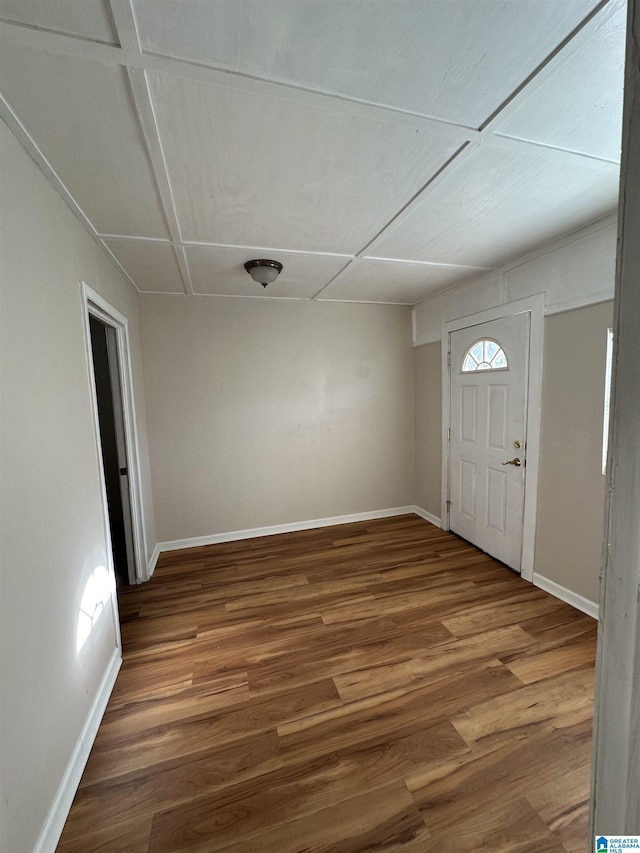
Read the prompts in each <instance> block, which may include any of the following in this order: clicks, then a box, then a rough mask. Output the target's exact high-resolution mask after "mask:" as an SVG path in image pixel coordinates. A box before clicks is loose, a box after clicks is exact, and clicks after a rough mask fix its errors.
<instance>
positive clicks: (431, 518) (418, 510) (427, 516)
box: [413, 506, 442, 527]
mask: <svg viewBox="0 0 640 853" xmlns="http://www.w3.org/2000/svg"><path fill="white" fill-rule="evenodd" d="M413 511H414V512H415V514H416V515H419V516H420V518H424V520H425V521H430V522H431V524H435V526H436V527H442V521H441V520H440V519H439V518H438V516H437V515H433V514H432V513H430V512H427V510H426V509H422V507H419V506H414V507H413Z"/></svg>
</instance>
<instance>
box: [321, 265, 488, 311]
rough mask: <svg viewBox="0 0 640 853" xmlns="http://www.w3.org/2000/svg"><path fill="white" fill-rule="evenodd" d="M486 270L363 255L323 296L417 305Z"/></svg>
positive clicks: (357, 300)
mask: <svg viewBox="0 0 640 853" xmlns="http://www.w3.org/2000/svg"><path fill="white" fill-rule="evenodd" d="M482 272H483V269H482V268H474V267H438V266H432V265H430V264H410V263H406V262H401V261H381V260H372V259H371V258H363V259H358V260H355V261H353V262H352V263H351V264H350V265H349V266H348V267H347V269H345V271H344V272H343V273H341V274H340V275H339V276H338V277H337V278H336V279H335V281H333V282H331V284H329V286H328V287H326V288H325V289H324V290H323V291H322V293H321V295H320V297H319V298H320V299H321V300H323V299H332V300H333V299H335V300H340V301H342V300H346V301H349V302H403V303H406V304H407V305H414V304H415V303H416V302H421V301H422V300H423V299H426V298H427V296H430V295H431V294H432V293H434V292H436V291H438V290H442V289H443V287H451V286H452V285H454V284H456V283H457V282H459V281H464V280H465V279H467V278H472V277H473V276H476V275H479V274H480V273H482Z"/></svg>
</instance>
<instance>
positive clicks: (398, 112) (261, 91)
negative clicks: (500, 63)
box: [0, 0, 625, 165]
mask: <svg viewBox="0 0 640 853" xmlns="http://www.w3.org/2000/svg"><path fill="white" fill-rule="evenodd" d="M110 2H111V8H112V12H113V17H114V20H115V23H116V29H117V32H118V38H119V40H120V42H121V45H122V46H121V47H118V46H116V45H108V44H104V43H103V42H95V41H90V40H88V39H85V38H82V37H79V36H73V35H68V34H66V33H59V32H54V31H51V30H42V29H34V28H33V27H29V26H27V25H25V24H22V23H17V22H12V21H3V20H0V35H2V34H6V35H7V36H10V37H11V39H12V40H13V41H14V42H16V43H19V44H22V45H25V46H28V47H33V48H36V49H40V50H46V51H49V52H54V53H60V54H63V55H69V56H76V57H78V58H84V59H88V60H93V61H98V62H100V63H102V64H104V65H107V66H112V67H113V66H123V67H125V68H127V69H130V70H133V69H140V70H142V71H149V72H157V73H160V74H169V75H172V76H178V77H184V78H187V79H191V80H194V81H198V82H203V83H209V84H214V85H218V86H222V87H226V88H232V89H241V90H243V91H248V92H252V93H254V94H258V95H265V96H271V97H275V98H282V97H283V95H285V96H286V97H287V99H288V100H291V101H298V102H300V103H303V104H307V105H311V106H320V107H321V106H324V107H326V106H327V105H328V104H329V103H334V104H336V105H342V106H348V107H349V111H350V112H351V113H353V115H356V116H358V115H363V116H366V117H368V118H379V119H381V120H384V119H385V118H386V119H388V118H389V117H391V116H393V120H394V122H396V123H397V122H400V123H402V124H406V125H408V126H410V127H415V125H416V122H419V123H420V125H421V126H422V127H423V129H424V130H425V131H427V130H428V131H429V132H430V133H434V134H438V135H444V136H445V137H447V138H448V139H449V140H451V141H453V142H459V143H460V144H461V145H462V144H464V143H465V142H473V141H477V142H480V141H481V142H482V143H483V144H485V145H487V144H489V145H496V147H500V148H502V147H507V146H508V147H509V148H518V149H519V150H526V149H530V148H535V149H536V152H535V153H536V154H537V155H542V156H544V155H547V156H549V157H552V158H555V157H557V156H558V155H560V156H562V155H563V154H568V153H570V154H571V156H572V157H574V158H575V157H581V158H584V159H585V160H599V158H597V157H594V156H593V155H588V154H585V153H584V152H578V151H576V152H573V151H572V152H568V151H566V150H564V149H562V148H557V147H554V146H551V145H542V144H540V143H536V142H532V141H530V140H526V139H518V138H516V137H506V136H503V135H502V134H499V129H500V127H501V126H502V125H503V124H504V123H506V122H507V121H508V119H509V118H510V117H511V116H512V115H513V114H514V113H515V112H516V111H517V110H518V109H519V108H520V107H521V105H522V103H523V102H524V101H526V100H527V98H529V96H530V95H531V94H532V93H533V92H534V91H536V90H537V89H538V88H539V87H540V86H541V85H543V84H544V83H545V82H546V81H547V80H548V79H549V78H550V77H551V76H552V75H553V74H554V73H555V72H556V71H557V69H558V68H559V67H561V65H563V64H564V63H565V62H566V61H568V60H569V59H570V58H571V57H572V56H573V55H574V54H575V53H576V52H577V51H579V50H581V49H583V48H584V44H585V41H586V40H588V39H589V38H590V37H591V36H592V35H593V34H594V33H595V32H596V31H597V30H598V29H599V28H600V27H601V26H602V25H603V24H604V23H606V21H608V20H609V18H610V17H612V16H613V15H615V14H616V13H617V12H618V11H619V10H620V9H621V8H622V6H623V5H624V2H625V0H601V2H600V3H599V4H598V5H597V6H596V7H595V8H594V9H593V10H592V11H591V12H590V13H589V14H588V15H587V16H586V17H585V18H584V20H583V21H581V22H580V24H578V26H577V27H576V28H575V29H574V30H573V31H572V32H571V33H570V34H569V35H568V36H567V37H566V38H565V39H564V40H563V41H562V42H561V43H560V44H559V45H558V46H557V47H556V48H555V50H553V51H552V52H551V54H550V55H549V56H547V57H546V58H545V60H544V61H543V62H542V63H540V65H539V66H538V67H537V68H536V69H535V70H534V71H533V72H532V73H531V74H530V75H529V77H528V78H527V79H526V80H525V81H524V82H523V83H522V84H521V85H520V86H519V87H518V89H517V90H516V91H515V92H514V93H512V94H511V95H510V96H509V98H508V99H507V100H506V101H505V102H504V103H503V104H502V105H501V106H500V107H498V109H497V110H496V111H495V112H494V113H493V115H492V116H491V117H490V118H489V119H488V120H487V121H486V122H485V124H484V125H483V126H482V127H481V128H473V127H469V126H467V125H461V124H457V123H456V122H452V121H448V120H446V119H442V118H438V117H434V116H428V115H424V114H422V113H417V112H411V111H408V110H403V109H400V108H397V107H392V106H390V105H387V104H379V103H375V102H371V101H364V100H361V99H357V98H352V97H350V96H348V95H339V94H336V93H333V92H326V91H323V90H320V89H311V88H309V87H304V86H297V85H295V84H292V83H285V82H281V81H275V80H267V79H264V78H258V77H254V76H251V75H248V74H243V73H241V72H237V71H233V70H230V69H225V68H221V67H217V66H214V65H201V64H198V63H196V62H192V61H188V60H183V59H177V58H175V57H170V56H163V55H160V54H156V53H149V52H143V50H142V47H141V44H140V39H139V35H138V30H137V25H136V21H135V12H134V9H133V7H132V5H131V0H110ZM121 26H122V32H121V31H120V27H121ZM130 76H131V75H130ZM145 79H146V76H145ZM505 139H508V142H506V143H505V142H504V140H505ZM605 162H612V161H610V160H606V161H605ZM616 165H617V163H616Z"/></svg>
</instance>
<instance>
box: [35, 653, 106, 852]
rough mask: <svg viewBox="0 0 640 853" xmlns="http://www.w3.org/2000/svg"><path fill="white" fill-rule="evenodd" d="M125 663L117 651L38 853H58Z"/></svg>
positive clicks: (94, 704) (56, 800) (88, 717)
mask: <svg viewBox="0 0 640 853" xmlns="http://www.w3.org/2000/svg"><path fill="white" fill-rule="evenodd" d="M121 663H122V658H121V656H120V649H114V651H113V655H112V656H111V660H110V661H109V663H108V665H107V669H106V671H105V674H104V675H103V677H102V681H101V682H100V686H99V687H98V692H97V693H96V697H95V699H94V700H93V704H92V706H91V710H90V711H89V715H88V716H87V719H86V722H85V724H84V726H83V727H82V732H81V733H80V737H79V738H78V742H77V743H76V746H75V749H74V750H73V754H72V755H71V758H70V759H69V763H68V764H67V769H66V770H65V773H64V776H63V777H62V781H61V782H60V787H59V788H58V791H57V793H56V795H55V798H54V800H53V803H52V804H51V808H50V809H49V814H48V815H47V819H46V821H45V823H44V826H43V827H42V831H41V832H40V837H39V838H38V842H37V844H36V846H35V848H34V853H53V851H54V850H55V849H56V846H57V844H58V841H59V840H60V836H61V835H62V830H63V829H64V824H65V821H66V819H67V817H68V815H69V811H70V809H71V804H72V803H73V798H74V797H75V795H76V791H77V790H78V785H79V784H80V779H81V778H82V773H83V771H84V768H85V765H86V763H87V760H88V758H89V753H90V752H91V747H92V746H93V742H94V740H95V739H96V735H97V734H98V727H99V726H100V722H101V720H102V717H103V716H104V712H105V710H106V707H107V702H108V701H109V696H111V691H112V690H113V685H114V684H115V681H116V676H117V675H118V671H119V669H120V665H121Z"/></svg>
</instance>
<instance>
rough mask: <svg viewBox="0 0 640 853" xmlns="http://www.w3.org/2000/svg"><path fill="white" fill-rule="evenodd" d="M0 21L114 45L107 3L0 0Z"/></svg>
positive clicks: (99, 1) (78, 0) (113, 34)
mask: <svg viewBox="0 0 640 853" xmlns="http://www.w3.org/2000/svg"><path fill="white" fill-rule="evenodd" d="M0 18H2V19H4V20H5V21H16V22H17V23H20V24H27V25H28V26H30V27H39V28H40V29H44V30H55V31H56V32H60V33H69V34H70V35H73V36H83V37H84V38H88V39H92V40H93V41H100V42H105V43H107V44H117V43H118V38H117V35H116V31H115V27H114V24H113V18H112V16H111V10H110V8H109V2H108V0H47V2H46V3H43V2H42V0H0Z"/></svg>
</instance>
